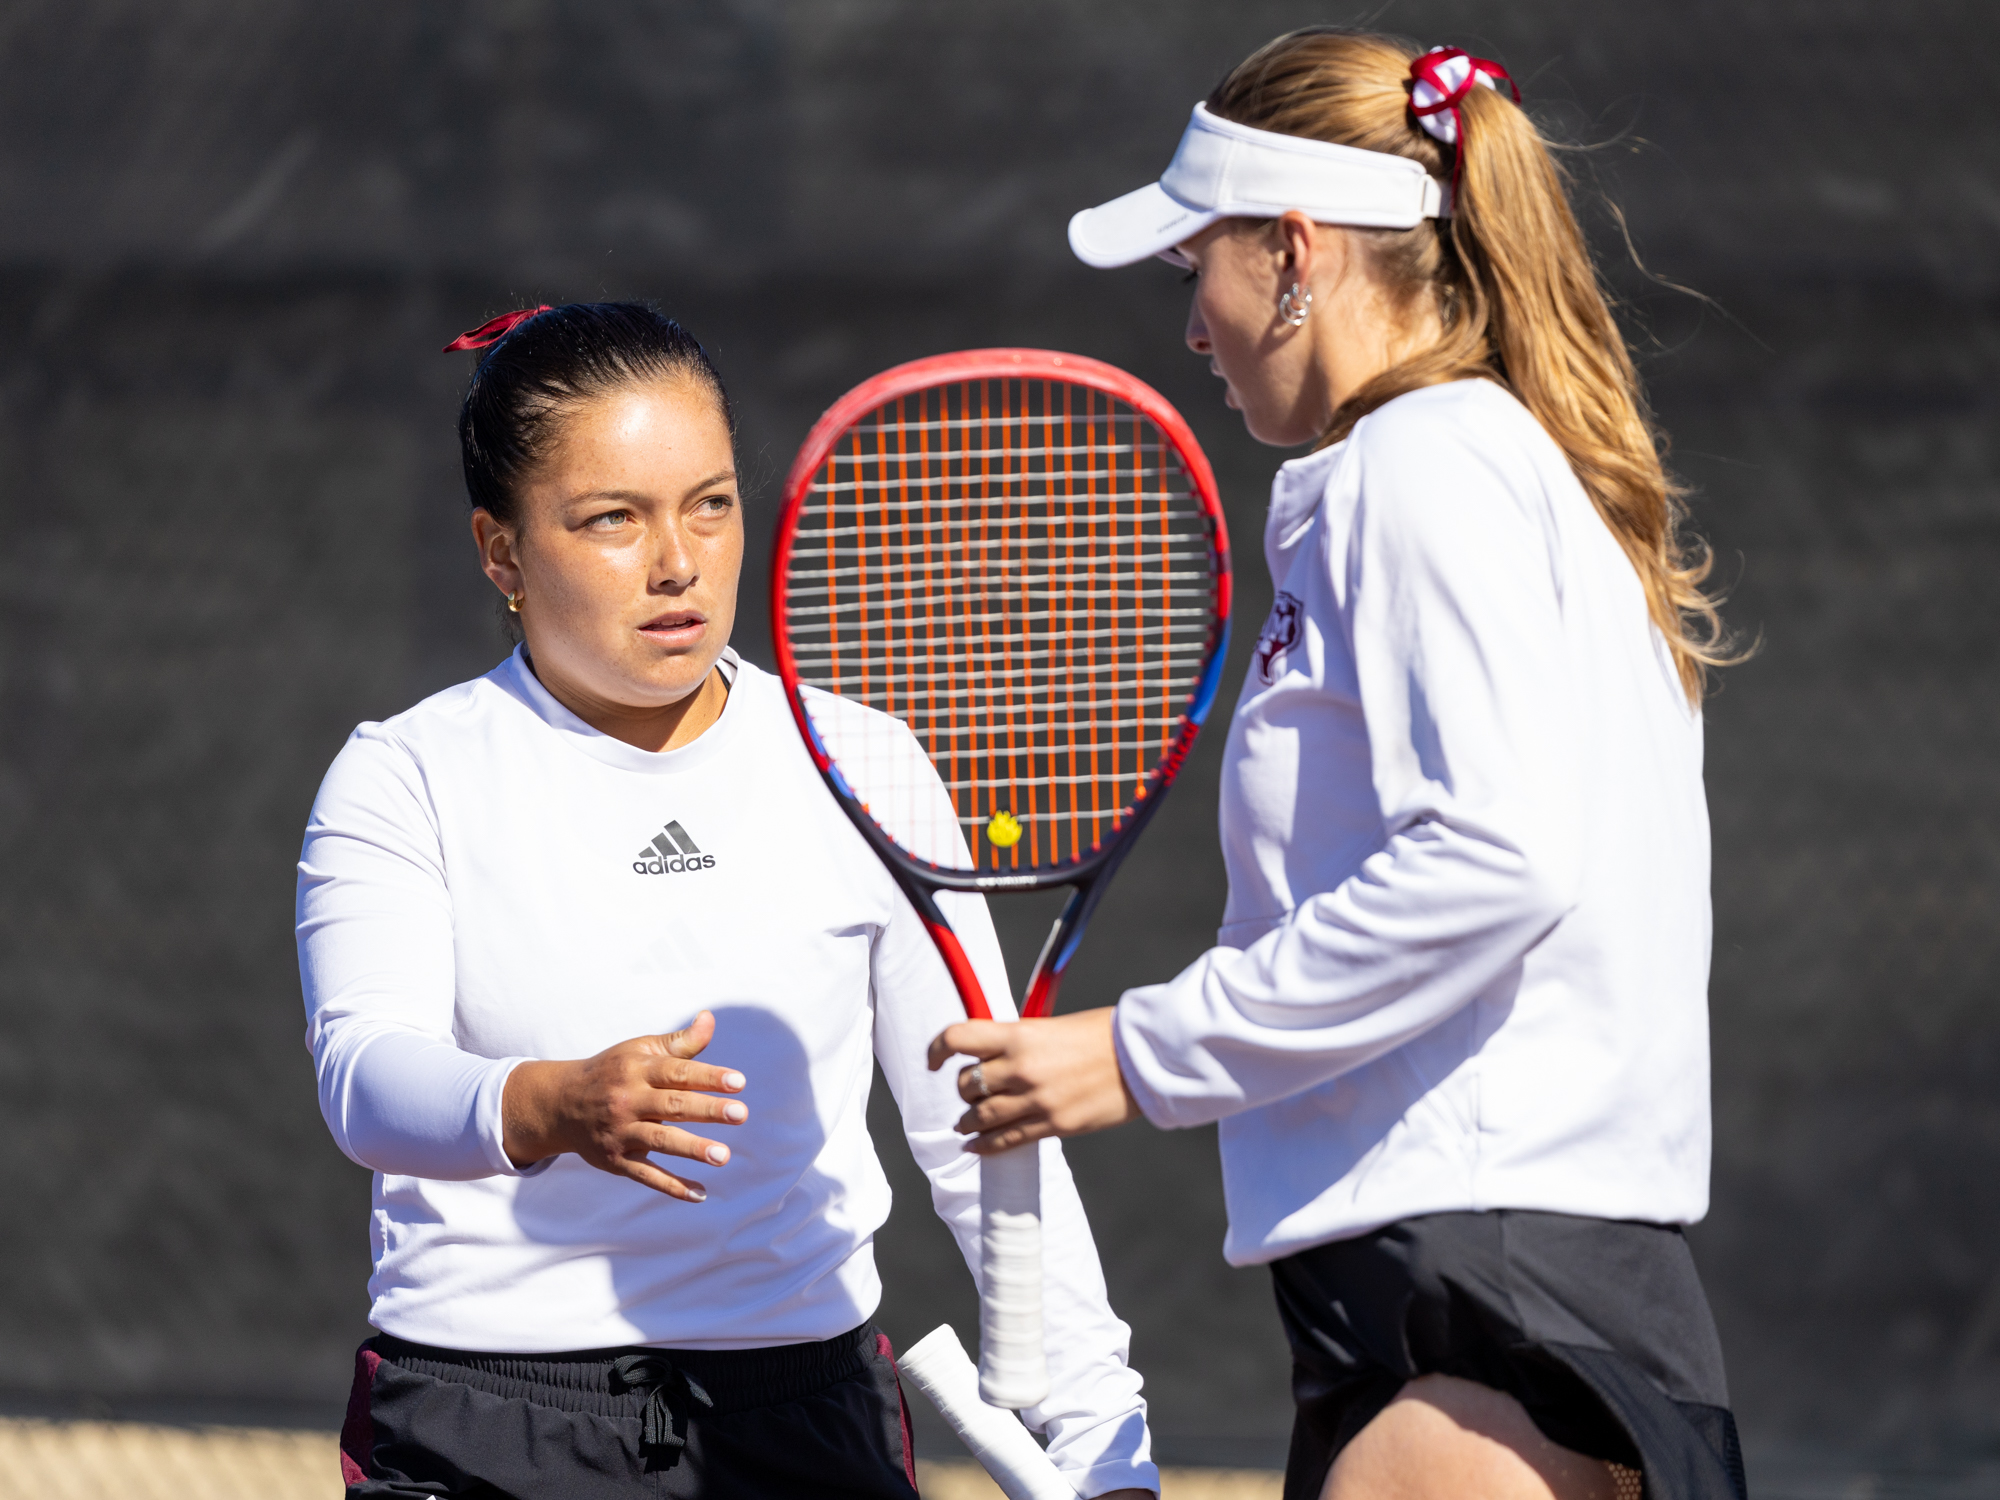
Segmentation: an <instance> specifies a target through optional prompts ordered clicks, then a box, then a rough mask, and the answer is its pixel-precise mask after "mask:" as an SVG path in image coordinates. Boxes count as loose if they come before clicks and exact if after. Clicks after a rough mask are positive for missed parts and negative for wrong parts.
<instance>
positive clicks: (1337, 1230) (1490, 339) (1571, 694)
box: [932, 29, 1744, 1500]
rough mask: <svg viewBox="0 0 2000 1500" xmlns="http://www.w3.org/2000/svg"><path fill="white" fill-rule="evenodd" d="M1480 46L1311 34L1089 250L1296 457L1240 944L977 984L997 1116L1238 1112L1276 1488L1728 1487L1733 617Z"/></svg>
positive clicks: (980, 1043) (1228, 934)
mask: <svg viewBox="0 0 2000 1500" xmlns="http://www.w3.org/2000/svg"><path fill="white" fill-rule="evenodd" d="M1517 97H1518V96H1517V95H1516V94H1515V92H1514V89H1513V86H1512V84H1511V83H1510V82H1509V81H1508V79H1507V76H1506V74H1505V71H1504V70H1503V69H1501V68H1500V67H1499V66H1498V65H1497V64H1493V63H1489V62H1486V61H1484V60H1481V59H1477V58H1473V57H1470V56H1468V55H1466V54H1465V53H1463V52H1461V51H1459V50H1457V49H1450V48H1447V49H1433V50H1432V51H1430V52H1421V51H1420V50H1419V49H1418V48H1416V47H1414V46H1411V45H1408V44H1405V43H1403V42H1400V41H1397V40H1394V39H1391V38H1387V37H1380V36H1369V35H1357V34H1353V33H1348V32H1340V31H1334V30H1328V29H1315V30H1309V31H1302V32H1295V33H1293V34H1291V35H1289V36H1285V37H1281V38H1279V39H1278V40H1277V41H1275V42H1273V43H1271V44H1270V45H1269V46H1267V47H1265V48H1263V49H1262V50H1261V51H1259V52H1258V53H1256V54H1255V55H1254V56H1253V57H1251V58H1250V59H1249V60H1248V61H1246V62H1245V63H1243V64H1242V65H1241V66H1240V67H1238V68H1237V69H1235V70H1234V71H1233V72H1231V73H1230V74H1229V76H1228V77H1227V78H1225V79H1224V80H1223V82H1222V83H1221V85H1220V86H1219V87H1218V88H1217V89H1216V90H1215V92H1214V93H1213V94H1211V95H1210V96H1209V98H1208V100H1207V101H1206V102H1205V104H1203V105H1202V106H1200V107H1198V108H1197V109H1196V110H1195V113H1194V118H1193V120H1192V122H1191V123H1190V125H1189V127H1188V130H1187V133H1186V135H1185V136H1184V137H1183V139H1182V142H1181V145H1180V149H1179V151H1178V152H1177V153H1176V155H1175V157H1174V159H1173V162H1172V164H1171V165H1170V166H1169V168H1168V170H1167V172H1166V174H1165V175H1164V176H1163V177H1162V179H1161V181H1160V183H1159V184H1158V185H1156V186H1149V187H1145V188H1141V189H1140V190H1138V191H1137V192H1135V193H1132V194H1128V195H1127V196H1126V197H1124V198H1120V199H1118V200H1116V201H1115V202H1112V203H1109V204H1106V205H1104V206H1102V207H1100V208H1097V209H1092V210H1090V211H1088V212H1085V213H1082V214H1079V215H1078V216H1077V217H1076V219H1075V220H1074V221H1073V222H1072V224H1071V227H1070V238H1071V243H1072V245H1073V246H1074V248H1075V249H1076V251H1077V253H1078V254H1079V255H1080V256H1081V257H1082V258H1083V259H1084V260H1086V261H1088V262H1090V263H1091V264H1093V265H1099V266H1113V265H1125V264H1130V263H1132V262H1136V261H1139V260H1143V259H1145V258H1147V257H1148V256H1152V255H1155V254H1158V255H1163V256H1165V257H1166V258H1168V259H1170V260H1173V261H1176V262H1177V263H1179V264H1181V265H1182V266H1184V267H1186V269H1187V270H1188V272H1189V275H1190V278H1191V279H1192V280H1193V282H1194V306H1193V311H1192V313H1191V315H1190V317H1189V320H1188V330H1187V341H1188V344H1189V346H1190V347H1191V348H1192V349H1193V350H1194V351H1195V352H1196V353H1198V354H1200V355H1202V356H1204V357H1205V358H1207V359H1208V360H1209V361H1210V364H1211V368H1212V369H1213V370H1214V372H1215V373H1216V374H1217V375H1218V376H1220V377H1221V378H1222V379H1223V380H1224V381H1225V382H1226V386H1227V394H1226V396H1225V400H1226V401H1227V403H1228V404H1229V405H1230V406H1232V407H1234V408H1236V409H1237V410H1239V411H1241V412H1242V413H1243V418H1244V421H1245V423H1246V425H1247V426H1248V428H1249V430H1250V432H1251V433H1252V434H1253V435H1254V436H1256V437H1257V438H1259V439H1261V440H1263V441H1264V442H1267V443H1271V444H1275V445H1279V446H1295V445H1305V444H1311V445H1312V452H1310V453H1309V454H1308V455H1307V456H1305V457H1303V458H1298V459H1294V460H1293V461H1291V462H1290V463H1287V464H1286V465H1284V467H1283V468H1281V469H1280V470H1279V473H1278V477H1277V480H1276V483H1275V484H1274V486H1273V489H1272V499H1271V510H1270V516H1269V521H1268V525H1267V528H1266V531H1265V535H1264V555H1265V559H1266V561H1267V562H1268V564H1269V566H1270V569H1271V578H1272V582H1273V585H1274V586H1275V592H1276V604H1275V606H1274V607H1273V609H1272V612H1271V615H1270V618H1269V620H1268V621H1267V623H1266V624H1265V626H1264V629H1263V632H1262V635H1261V636H1260V638H1259V640H1258V642H1257V647H1256V650H1255V653H1254V655H1253V658H1252V661H1251V665H1250V669H1249V674H1248V677H1247V679H1246V681H1245V682H1244V685H1243V690H1242V696H1241V698H1240V700H1239V702H1238V705H1237V709H1236V713H1235V718H1234V721H1233V723H1232V725H1231V728H1230V734H1229V742H1228V747H1227V750H1226V751H1225V755H1224V765H1223V778H1222V805H1221V831H1222V842H1223V848H1224V853H1225V857H1226V859H1227V863H1228V869H1229V877H1230V890H1229V904H1228V909H1227V911H1226V913H1225V915H1224V919H1223V925H1222V929H1221V931H1220V933H1219V935H1218V940H1217V944H1216V946H1215V947H1214V948H1212V949H1210V950H1209V951H1208V952H1207V953H1205V954H1204V955H1203V956H1202V957H1201V958H1200V959H1199V960H1198V961H1196V962H1195V963H1194V964H1193V965H1192V966H1191V967H1189V968H1188V969H1186V970H1185V971H1183V972H1182V973H1181V974H1179V975H1177V976H1176V977H1174V978H1172V979H1170V980H1168V981H1167V982H1165V983H1162V984H1153V985H1149V986H1147V987H1145V988H1140V989H1134V990H1131V991H1129V992H1127V993H1126V994H1125V996H1124V997H1123V998H1122V999H1121V1000H1120V1002H1119V1004H1118V1005H1117V1006H1116V1007H1115V1009H1110V1010H1100V1011H1094V1012H1084V1013H1081V1014H1077V1015H1072V1016H1067V1017H1060V1018H1057V1019H1053V1020H1048V1021H1039V1022H1026V1023H1023V1024H1021V1025H1018V1026H1004V1027H1003V1026H998V1025H993V1024H990V1023H962V1024H959V1025H955V1026H952V1027H950V1028H949V1029H947V1030H946V1031H945V1032H943V1033H942V1034H941V1035H940V1037H939V1038H938V1040H937V1042H936V1043H934V1044H933V1047H932V1063H933V1066H939V1065H942V1064H943V1063H944V1062H945V1061H946V1060H947V1059H948V1058H949V1057H950V1056H952V1055H953V1054H954V1053H962V1054H969V1055H971V1056H973V1057H976V1058H978V1059H980V1060H981V1062H982V1066H981V1068H980V1069H979V1071H978V1072H977V1073H974V1072H973V1070H971V1069H969V1068H968V1069H966V1070H964V1072H962V1073H961V1074H960V1093H961V1097H963V1098H964V1099H965V1100H966V1101H967V1102H968V1103H969V1104H970V1105H971V1106H972V1108H971V1109H970V1111H969V1112H968V1113H967V1115H966V1117H965V1119H964V1120H963V1121H962V1122H961V1124H960V1129H961V1130H963V1131H966V1132H968V1133H973V1132H976V1133H978V1135H979V1139H978V1140H977V1141H976V1142H975V1143H974V1149H975V1150H992V1149H1001V1148H1005V1147H1007V1146H1010V1145H1012V1144H1014V1143H1016V1142H1018V1141H1021V1140H1024V1139H1032V1138H1035V1137H1039V1136H1044V1135H1052V1134H1053V1135H1072V1134H1077V1133H1080V1132H1083V1131H1088V1130H1096V1129H1101V1128H1104V1127H1106V1126H1109V1125H1114V1124H1118V1123H1120V1122H1122V1121H1125V1120H1128V1119H1132V1118H1134V1117H1136V1116H1138V1115H1141V1114H1143V1115H1144V1116H1145V1117H1146V1118H1147V1119H1149V1120H1151V1121H1152V1122H1153V1123H1154V1124H1156V1125H1160V1126H1165V1127H1172V1126H1185V1125H1197V1124H1203V1123H1206V1122H1208V1121H1220V1122H1221V1145H1222V1158H1223V1170H1224V1177H1225V1182H1226V1190H1227V1195H1228V1204H1229V1236H1228V1242H1227V1245H1226V1247H1225V1253H1226V1254H1227V1256H1228V1258H1229V1259H1230V1260H1231V1261H1232V1262H1234V1263H1235V1264H1238V1265H1248V1264H1259V1263H1262V1264H1268V1265H1270V1266H1271V1268H1272V1272H1273V1276H1274V1278H1275V1281H1276V1289H1277V1298H1278V1305H1279V1310H1280V1314H1281V1316H1282V1318H1283V1321H1284V1325H1285V1329H1286V1332H1287V1334H1288V1335H1289V1337H1290V1341H1291V1346H1292V1350H1293V1389H1294V1395H1295V1398H1296V1402H1297V1413H1296V1420H1295V1425H1294V1428H1293V1441H1292V1450H1291V1458H1290V1464H1289V1472H1288V1475H1287V1479H1286V1490H1285V1493H1286V1496H1287V1500H1312V1497H1314V1496H1324V1497H1328V1500H1359V1497H1380V1496H1390V1495H1393V1496H1396V1497H1399V1500H1418V1497H1430V1496H1436V1497H1440V1500H1443V1497H1451V1500H1463V1497H1466V1496H1475V1495H1476V1496H1480V1497H1482V1500H1507V1497H1547V1496H1551V1495H1553V1496H1559V1497H1564V1500H1571V1497H1586V1496H1588V1497H1605V1500H1609V1497H1612V1496H1614V1495H1632V1496H1637V1495H1639V1494H1640V1493H1641V1492H1642V1487H1643V1493H1644V1494H1645V1495H1646V1496H1648V1497H1690V1500H1691V1497H1701V1500H1742V1496H1743V1493H1744V1487H1743V1471H1742V1463H1741V1458H1740V1456H1739V1451H1738V1448H1737V1443H1736V1434H1735V1423H1734V1419H1733V1418H1732V1416H1731V1414H1730V1410H1729V1399H1728V1395H1727V1391H1726V1387H1725V1384H1724V1379H1723V1367H1722V1356H1721V1350H1720V1347H1719V1344H1718V1342H1717V1339H1716V1335H1715V1327H1714V1323H1713V1320H1712V1319H1711V1317H1710V1314H1709V1309H1708V1304H1707V1302H1706V1299H1705V1298H1704V1296H1703V1293H1702V1289H1701V1285H1700V1282H1699V1280H1698V1278H1697V1277H1696V1274H1695V1269H1694V1265H1693V1263H1692V1261H1691V1259H1690V1258H1689V1255H1688V1250H1687V1246H1686V1243H1685V1241H1684V1240H1683V1238H1682V1234H1681V1226H1682V1225H1685V1224H1688V1223H1691V1222H1693V1221H1694V1220H1696V1219H1699V1218H1700V1217H1701V1216H1702V1214H1703V1213H1704V1212H1705V1210H1706V1207H1707V1195H1708V1155H1709V1107H1708V1035H1707V1010H1706V1007H1707V999H1706V987H1707V977H1708V956H1709V903H1708V828H1707V815H1706V809H1705V803H1704V798H1703V792H1702V773H1701V756H1702V722H1701V695H1702V689H1703V683H1704V677H1705V675H1706V673H1707V672H1708V670H1709V669H1710V668H1712V667H1714V666H1716V665H1719V664H1720V663H1722V662H1723V661H1724V660H1725V659H1726V652H1725V649H1724V647H1723V645H1722V642H1721V636H1720V629H1719V624H1718V621H1717V617H1716V613H1715V609H1714V606H1713V604H1712V603H1711V602H1710V600H1708V599H1707V598H1706V597H1705V596H1704V595H1703V593H1702V592H1701V582H1702V578H1703V575H1704V573H1705V571H1706V569H1705V565H1704V561H1703V554H1702V551H1701V549H1700V548H1699V546H1698V545H1697V544H1695V543H1693V542H1692V541H1690V540H1688V539H1687V538H1686V537H1685V536H1684V535H1683V534H1682V532H1681V530H1680V520H1681V517H1680V511H1679V507H1678V506H1677V504H1676V499H1675V492H1674V490H1673V487H1672V485H1671V484H1670V482H1669V481H1668V480H1667V478H1666V477H1665V475H1664V474H1663V472H1662V469H1661V464H1660V458H1659V445H1658V441H1657V439H1656V436H1655V434H1654V431H1653V428H1652V426H1651V424H1650V422H1649V420H1648V417H1647V413H1646V409H1645V406H1644V403H1643V400H1642V397H1641V395H1640V392H1639V386H1638V381H1637V379H1636V377H1635V375H1634V372H1633V367H1632V362H1631V359H1630V357H1629V356H1628V354H1627V351H1626V349H1625V346H1624V344H1623V342H1622V340H1621V338H1620V335H1619V333H1618V330H1617V327H1616V325H1615V324H1614V322H1613V320H1612V317H1611V315H1610V313H1609V311H1608V310H1607V309H1606V306H1605V301H1604V297H1603V295H1602V293H1601V292H1600V290H1599V287H1598V283H1597V279H1596V276H1595V273H1594V269H1593V267H1592V265H1591V262H1590V258H1589V255H1588V252H1587V251H1586V249H1585V246H1584V243H1583V239H1582V237H1581V235H1580V234H1579V233H1578V230H1577V226H1576V222H1575V220H1574V218H1573V217H1572V214H1571V211H1570V208H1569V205H1568V203H1567V201H1566V199H1565V195H1564V188H1563V182H1562V177H1561V175H1560V173H1559V172H1558V170H1557V168H1556V166H1555V164H1554V162H1553V160H1552V158H1551V156H1550V153H1549V149H1548V147H1547V145H1546V144H1545V143H1544V141H1543V140H1542V138H1541V137H1540V135H1539V134H1538V133H1537V132H1536V129H1535V127H1534V125H1533V124H1532V123H1531V122H1530V120H1529V119H1528V117H1527V116H1526V115H1525V114H1524V113H1522V111H1521V110H1520V108H1519V107H1518V106H1517V103H1516V99H1517Z"/></svg>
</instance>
